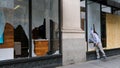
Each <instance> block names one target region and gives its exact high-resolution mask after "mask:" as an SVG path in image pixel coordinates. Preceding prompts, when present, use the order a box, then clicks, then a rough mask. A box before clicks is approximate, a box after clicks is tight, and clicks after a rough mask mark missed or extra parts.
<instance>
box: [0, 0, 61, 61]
mask: <svg viewBox="0 0 120 68" xmlns="http://www.w3.org/2000/svg"><path fill="white" fill-rule="evenodd" d="M31 6H32V7H29V0H0V55H1V56H0V61H2V60H9V59H15V58H26V57H29V58H30V57H31V56H30V55H31V54H32V57H36V56H40V57H41V56H46V55H56V54H59V46H60V44H59V39H60V36H59V12H58V9H59V8H58V0H32V5H31ZM29 8H32V15H31V16H32V17H31V18H32V21H31V22H30V20H29V18H30V15H29V14H30V13H29ZM30 24H32V25H31V26H32V27H30ZM30 28H32V30H31V29H30ZM30 30H31V32H30ZM30 34H32V39H31V38H30V37H31V36H30ZM30 40H31V41H32V42H30ZM30 43H32V45H30ZM31 46H32V48H30V47H31ZM31 49H32V53H31Z"/></svg>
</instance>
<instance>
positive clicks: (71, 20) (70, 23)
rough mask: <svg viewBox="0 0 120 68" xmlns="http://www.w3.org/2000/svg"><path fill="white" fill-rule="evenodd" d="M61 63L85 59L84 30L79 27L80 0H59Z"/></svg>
mask: <svg viewBox="0 0 120 68" xmlns="http://www.w3.org/2000/svg"><path fill="white" fill-rule="evenodd" d="M61 7H62V8H61V9H62V53H63V65H68V64H71V63H79V62H83V61H86V47H87V46H86V44H85V32H84V31H82V30H81V27H80V23H81V22H80V0H61Z"/></svg>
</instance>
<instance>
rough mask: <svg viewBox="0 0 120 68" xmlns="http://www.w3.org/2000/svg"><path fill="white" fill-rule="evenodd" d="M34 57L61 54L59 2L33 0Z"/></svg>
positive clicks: (54, 0) (55, 0) (56, 0)
mask: <svg viewBox="0 0 120 68" xmlns="http://www.w3.org/2000/svg"><path fill="white" fill-rule="evenodd" d="M32 16H33V17H32V56H46V55H54V54H59V21H58V20H59V16H58V0H32Z"/></svg>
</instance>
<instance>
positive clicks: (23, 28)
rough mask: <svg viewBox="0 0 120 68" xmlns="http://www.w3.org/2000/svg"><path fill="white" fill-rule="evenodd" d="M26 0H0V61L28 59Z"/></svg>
mask: <svg viewBox="0 0 120 68" xmlns="http://www.w3.org/2000/svg"><path fill="white" fill-rule="evenodd" d="M28 26H29V21H28V0H0V30H1V31H0V38H1V39H0V40H3V43H1V44H0V55H1V56H0V61H1V60H7V59H14V58H21V57H28V54H29V52H28V39H29V32H28V31H29V27H28Z"/></svg>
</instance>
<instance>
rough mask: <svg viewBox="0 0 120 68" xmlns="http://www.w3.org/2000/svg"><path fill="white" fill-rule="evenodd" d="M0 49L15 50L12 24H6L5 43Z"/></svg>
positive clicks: (0, 45)
mask: <svg viewBox="0 0 120 68" xmlns="http://www.w3.org/2000/svg"><path fill="white" fill-rule="evenodd" d="M0 48H14V28H13V26H12V25H11V24H9V23H6V25H5V30H4V43H3V44H0Z"/></svg>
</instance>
